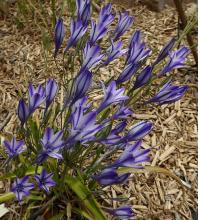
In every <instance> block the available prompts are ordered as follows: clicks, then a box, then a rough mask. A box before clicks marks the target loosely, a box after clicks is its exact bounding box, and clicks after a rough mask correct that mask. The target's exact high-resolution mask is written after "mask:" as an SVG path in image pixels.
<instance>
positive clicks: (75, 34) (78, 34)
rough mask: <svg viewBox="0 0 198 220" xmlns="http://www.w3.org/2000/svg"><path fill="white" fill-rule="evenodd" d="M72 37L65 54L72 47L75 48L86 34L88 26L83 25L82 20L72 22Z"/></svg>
mask: <svg viewBox="0 0 198 220" xmlns="http://www.w3.org/2000/svg"><path fill="white" fill-rule="evenodd" d="M70 30H71V36H70V38H69V40H68V43H67V47H66V48H65V52H66V51H67V50H68V49H69V48H70V47H72V46H73V45H74V46H75V45H76V44H77V42H78V41H79V39H80V38H82V36H83V35H84V34H85V33H86V31H87V25H83V23H82V21H81V20H71V27H70Z"/></svg>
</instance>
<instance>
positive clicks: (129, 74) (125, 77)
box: [116, 63, 139, 84]
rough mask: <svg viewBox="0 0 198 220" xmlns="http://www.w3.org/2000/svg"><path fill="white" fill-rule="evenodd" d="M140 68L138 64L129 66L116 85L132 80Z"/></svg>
mask: <svg viewBox="0 0 198 220" xmlns="http://www.w3.org/2000/svg"><path fill="white" fill-rule="evenodd" d="M138 68H139V64H138V63H129V64H127V65H126V66H125V68H124V70H123V72H122V73H121V74H120V75H119V77H118V79H117V80H116V83H117V84H120V83H123V82H125V81H127V80H129V79H131V77H132V76H133V75H134V74H135V73H136V72H137V70H138Z"/></svg>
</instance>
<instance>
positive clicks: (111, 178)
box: [93, 168, 130, 186]
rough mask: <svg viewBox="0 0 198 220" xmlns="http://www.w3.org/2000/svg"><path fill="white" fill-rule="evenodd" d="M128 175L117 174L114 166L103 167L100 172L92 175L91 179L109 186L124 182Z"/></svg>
mask: <svg viewBox="0 0 198 220" xmlns="http://www.w3.org/2000/svg"><path fill="white" fill-rule="evenodd" d="M129 176H130V173H125V174H121V175H118V174H117V172H116V170H115V169H114V168H107V169H104V170H103V171H102V172H101V173H100V174H98V175H95V176H93V179H95V180H96V181H97V182H98V183H99V184H100V185H102V186H109V185H114V184H121V183H124V182H125V181H126V180H127V179H128V177H129Z"/></svg>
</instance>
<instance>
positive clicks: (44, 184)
mask: <svg viewBox="0 0 198 220" xmlns="http://www.w3.org/2000/svg"><path fill="white" fill-rule="evenodd" d="M52 177H53V173H47V172H46V170H45V169H43V170H42V172H41V174H40V175H35V176H34V178H35V180H36V182H37V183H38V186H39V188H40V189H43V190H45V191H46V192H47V193H49V187H51V186H55V185H56V183H55V181H54V180H53V179H52Z"/></svg>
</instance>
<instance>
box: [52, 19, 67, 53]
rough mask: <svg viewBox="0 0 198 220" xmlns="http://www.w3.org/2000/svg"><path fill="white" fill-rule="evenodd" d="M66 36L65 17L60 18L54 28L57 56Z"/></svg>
mask: <svg viewBox="0 0 198 220" xmlns="http://www.w3.org/2000/svg"><path fill="white" fill-rule="evenodd" d="M64 36H65V28H64V24H63V19H62V18H59V19H58V21H57V23H56V26H55V30H54V43H55V52H54V57H56V55H57V53H58V50H59V49H60V47H61V44H62V42H63V39H64Z"/></svg>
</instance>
